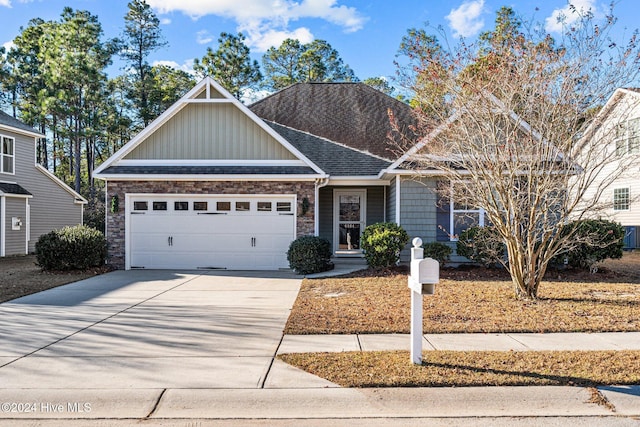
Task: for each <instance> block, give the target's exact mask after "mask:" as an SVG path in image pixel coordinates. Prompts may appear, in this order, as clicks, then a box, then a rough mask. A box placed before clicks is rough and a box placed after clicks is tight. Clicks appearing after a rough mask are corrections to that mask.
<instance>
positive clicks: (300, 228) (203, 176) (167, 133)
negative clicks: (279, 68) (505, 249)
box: [94, 77, 457, 269]
mask: <svg viewBox="0 0 640 427" xmlns="http://www.w3.org/2000/svg"><path fill="white" fill-rule="evenodd" d="M390 113H392V114H393V116H394V117H395V118H396V120H397V121H398V122H399V123H401V125H402V126H405V127H409V126H411V125H412V124H413V120H414V119H413V115H412V111H411V108H410V107H409V106H408V105H406V104H405V103H402V102H400V101H398V100H396V99H394V98H392V97H390V96H388V95H386V94H384V93H382V92H379V91H377V90H375V89H373V88H371V87H369V86H367V85H365V84H363V83H299V84H294V85H292V86H290V87H288V88H285V89H283V90H282V91H280V92H277V93H275V94H273V95H271V96H269V97H267V98H265V99H263V100H261V101H258V102H256V103H255V104H253V105H251V106H249V107H247V106H245V105H243V104H242V103H240V102H239V101H238V100H237V99H235V98H234V97H233V96H232V95H230V94H229V92H227V91H226V90H225V89H224V88H222V87H221V86H220V85H219V84H218V83H217V82H215V81H214V80H212V79H211V78H208V77H207V78H205V79H203V80H202V81H200V82H199V83H198V84H197V85H196V86H195V87H194V88H193V89H192V90H191V91H189V92H188V93H187V94H186V95H185V96H184V97H183V98H181V99H180V100H179V101H178V102H176V103H175V104H174V105H173V106H171V107H170V108H169V109H167V111H165V112H164V113H163V114H162V115H160V116H159V117H158V118H157V119H156V120H155V121H153V122H152V123H151V124H150V125H149V126H147V127H146V128H145V129H143V130H142V131H141V132H140V133H139V134H138V135H136V136H135V137H134V138H133V139H132V140H131V141H129V142H128V143H127V144H126V145H125V146H124V147H122V148H121V149H120V150H119V151H118V152H116V153H115V154H114V155H113V156H112V157H110V158H109V159H107V160H106V161H105V162H104V163H103V164H102V165H101V166H100V167H99V168H97V169H96V171H95V173H94V176H95V177H97V178H100V179H103V180H105V181H106V198H107V201H106V202H107V203H106V206H112V207H113V209H109V210H108V212H107V218H106V223H107V226H106V232H107V240H108V242H109V262H110V263H111V264H113V265H114V266H116V267H118V268H125V269H133V268H149V269H159V268H160V269H161V268H169V269H225V268H226V269H281V268H288V262H287V260H286V251H287V249H288V247H289V244H290V242H291V241H292V240H294V239H295V238H296V237H300V236H304V235H319V236H322V237H326V238H327V239H329V240H330V241H331V243H332V247H333V251H334V254H335V256H336V257H354V256H362V251H361V248H360V241H359V240H360V235H361V233H362V231H363V230H364V228H365V227H366V226H367V225H370V224H373V223H377V222H382V221H391V222H396V223H398V224H400V225H401V226H402V227H404V229H405V230H406V231H407V232H408V233H409V235H410V236H411V237H414V236H420V237H421V238H422V239H423V240H424V241H425V242H429V241H436V240H440V241H449V240H450V235H449V234H447V233H446V232H444V231H443V230H452V224H453V223H454V216H455V215H456V214H457V213H456V212H453V211H452V210H450V209H449V205H447V206H444V207H439V206H438V203H437V195H436V192H435V188H436V183H437V177H419V178H418V177H416V173H415V172H414V171H412V170H410V169H403V168H402V165H403V164H404V160H405V159H404V158H403V157H402V156H401V153H400V152H399V150H398V149H397V147H395V146H394V144H393V143H391V142H390V139H389V134H390V131H391V125H390V121H389V114H390ZM451 206H453V205H451ZM438 225H441V227H438Z"/></svg>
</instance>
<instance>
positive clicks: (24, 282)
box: [0, 255, 108, 303]
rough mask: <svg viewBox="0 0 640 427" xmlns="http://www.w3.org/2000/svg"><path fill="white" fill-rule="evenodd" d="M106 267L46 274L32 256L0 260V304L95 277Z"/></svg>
mask: <svg viewBox="0 0 640 427" xmlns="http://www.w3.org/2000/svg"><path fill="white" fill-rule="evenodd" d="M106 271H108V268H107V267H104V268H93V269H89V270H86V271H67V272H47V271H42V269H41V268H40V267H38V266H37V265H36V257H35V256H34V255H27V256H12V257H5V258H0V303H1V302H4V301H9V300H12V299H14V298H19V297H21V296H25V295H29V294H33V293H36V292H40V291H44V290H46V289H50V288H55V287H56V286H60V285H65V284H67V283H71V282H76V281H78V280H82V279H86V278H88V277H92V276H97V275H98V274H102V273H105V272H106Z"/></svg>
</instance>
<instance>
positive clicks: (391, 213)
mask: <svg viewBox="0 0 640 427" xmlns="http://www.w3.org/2000/svg"><path fill="white" fill-rule="evenodd" d="M397 179H399V178H397V177H395V178H393V179H392V180H391V185H390V186H389V187H387V222H396V180H397Z"/></svg>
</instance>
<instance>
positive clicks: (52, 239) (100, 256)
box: [36, 225, 107, 270]
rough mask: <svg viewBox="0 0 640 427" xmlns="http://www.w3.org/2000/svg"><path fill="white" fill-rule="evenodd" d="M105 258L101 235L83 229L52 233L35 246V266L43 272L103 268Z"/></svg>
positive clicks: (105, 249)
mask: <svg viewBox="0 0 640 427" xmlns="http://www.w3.org/2000/svg"><path fill="white" fill-rule="evenodd" d="M106 258H107V242H106V239H105V237H104V234H102V233H101V232H100V231H98V230H96V229H95V228H91V227H87V226H85V225H76V226H73V227H63V228H61V229H59V230H53V231H51V232H49V233H47V234H43V235H42V236H40V238H39V239H38V241H37V242H36V260H37V264H38V265H39V266H40V267H42V268H43V269H44V270H85V269H87V268H90V267H99V266H102V265H104V263H105V260H106Z"/></svg>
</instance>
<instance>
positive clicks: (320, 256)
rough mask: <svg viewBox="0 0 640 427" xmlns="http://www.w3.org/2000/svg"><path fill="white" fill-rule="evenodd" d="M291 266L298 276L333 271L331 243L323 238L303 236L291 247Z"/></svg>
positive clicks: (289, 252) (292, 243) (288, 253)
mask: <svg viewBox="0 0 640 427" xmlns="http://www.w3.org/2000/svg"><path fill="white" fill-rule="evenodd" d="M287 260H288V261H289V266H290V267H291V268H292V269H293V270H294V271H295V272H296V273H298V274H313V273H320V272H322V271H327V270H331V269H332V268H333V263H332V262H331V242H329V241H328V240H327V239H325V238H323V237H317V236H303V237H299V238H297V239H296V240H294V241H293V242H291V245H289V250H288V251H287Z"/></svg>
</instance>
